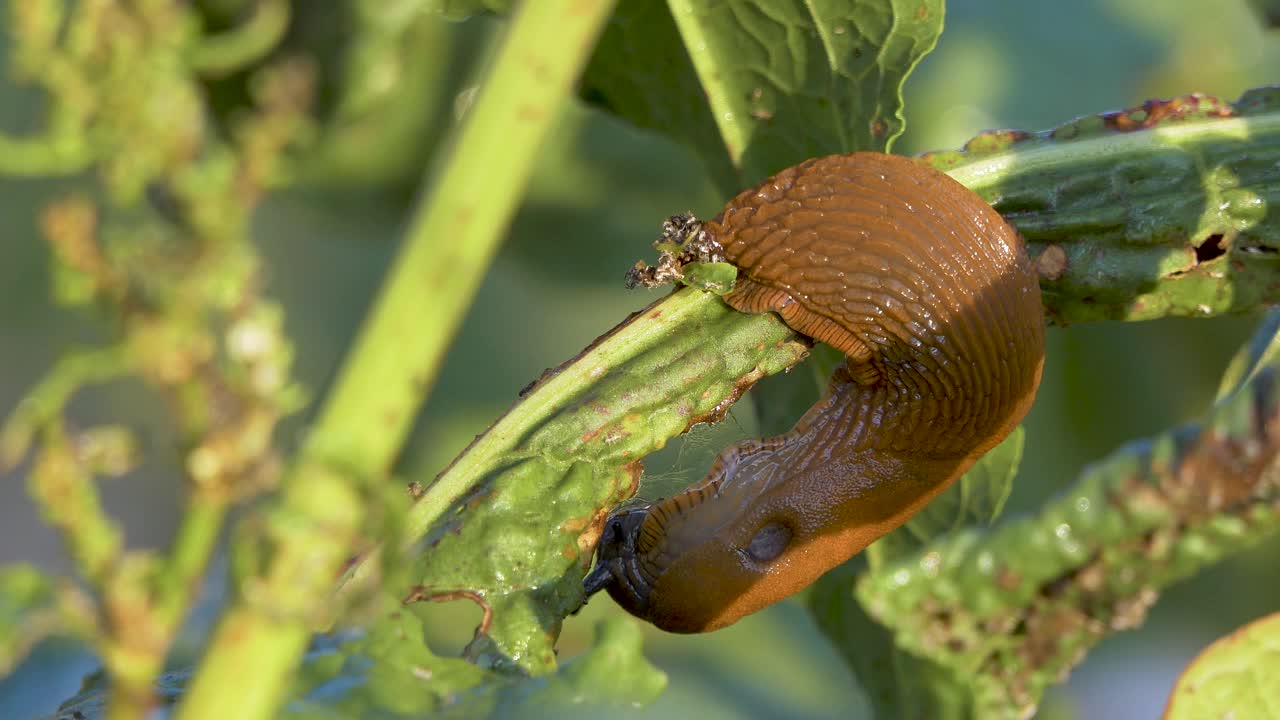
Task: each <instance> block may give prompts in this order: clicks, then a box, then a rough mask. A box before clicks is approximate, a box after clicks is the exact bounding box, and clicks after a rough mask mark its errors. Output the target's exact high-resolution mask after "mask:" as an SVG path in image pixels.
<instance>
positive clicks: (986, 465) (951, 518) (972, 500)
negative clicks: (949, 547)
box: [867, 425, 1025, 569]
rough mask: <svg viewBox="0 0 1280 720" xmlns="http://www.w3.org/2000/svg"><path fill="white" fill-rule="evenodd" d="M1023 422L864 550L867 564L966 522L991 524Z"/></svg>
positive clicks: (1009, 481)
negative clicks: (908, 518) (956, 477)
mask: <svg viewBox="0 0 1280 720" xmlns="http://www.w3.org/2000/svg"><path fill="white" fill-rule="evenodd" d="M1024 435H1025V433H1024V432H1023V430H1022V426H1021V425H1019V426H1018V427H1016V428H1014V430H1013V432H1011V433H1009V437H1007V438H1005V439H1004V442H1001V443H1000V444H999V445H997V446H996V447H995V448H993V449H992V450H991V452H989V453H987V454H986V455H983V456H982V457H981V458H980V459H979V460H978V462H977V463H975V464H974V466H973V467H972V468H969V471H968V472H966V473H965V474H964V476H963V477H961V478H960V479H959V480H957V481H956V482H955V483H954V484H953V485H952V486H951V487H949V488H947V489H946V490H945V491H943V493H942V494H941V495H939V496H938V497H937V498H935V499H934V500H933V501H932V502H930V503H929V504H928V505H926V506H925V507H924V509H923V510H921V511H920V512H918V513H916V515H915V516H914V517H912V518H911V519H910V520H908V521H907V523H906V524H905V525H903V526H902V527H900V528H898V529H897V530H894V531H893V532H891V533H889V534H888V535H886V536H884V537H883V538H880V539H879V540H877V541H876V542H875V543H874V544H873V545H872V546H871V547H869V548H867V553H868V556H867V557H868V559H869V560H870V562H871V567H872V568H873V569H874V568H880V567H883V565H884V564H885V563H887V562H892V561H893V560H895V559H897V558H900V557H902V556H904V555H907V554H910V553H912V552H915V551H916V550H918V549H919V548H920V547H922V546H923V545H925V544H926V543H928V542H929V541H931V540H933V539H934V538H937V537H940V536H942V535H946V534H947V533H951V532H955V531H957V530H960V529H961V528H964V527H967V526H969V525H990V524H991V523H992V522H993V521H995V519H996V518H997V517H999V516H1000V511H1001V510H1003V509H1004V504H1005V501H1006V500H1008V499H1009V494H1010V493H1012V492H1013V478H1014V476H1016V475H1017V474H1018V465H1019V464H1020V463H1021V462H1022V448H1023V445H1024V444H1025V438H1024Z"/></svg>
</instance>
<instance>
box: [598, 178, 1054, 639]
mask: <svg viewBox="0 0 1280 720" xmlns="http://www.w3.org/2000/svg"><path fill="white" fill-rule="evenodd" d="M703 229H704V231H705V232H706V233H707V235H708V237H709V238H710V239H711V240H714V241H716V242H718V243H719V244H720V246H722V247H723V248H724V254H725V256H726V257H727V258H728V260H729V262H732V263H733V264H734V265H736V266H737V267H738V270H739V274H738V280H737V285H736V286H735V288H734V290H733V292H731V293H730V294H728V295H726V296H725V298H724V299H725V301H726V302H728V303H729V305H731V306H732V307H734V308H735V309H737V310H739V311H742V312H747V313H762V312H776V313H778V314H779V315H780V316H781V317H782V319H783V320H784V321H785V322H786V323H787V324H788V325H790V326H791V327H792V328H793V329H795V330H796V331H797V332H799V333H801V334H804V335H808V336H809V337H812V338H815V339H817V340H821V341H823V342H826V343H829V344H831V345H833V346H835V347H836V348H838V349H840V350H841V351H842V352H844V353H845V354H846V355H847V359H846V362H845V364H844V365H842V366H841V367H840V368H838V369H837V370H836V372H835V373H834V375H833V376H832V378H831V382H830V385H829V387H828V389H827V392H826V395H825V396H824V397H823V398H822V400H820V401H819V402H818V403H817V404H816V405H814V407H812V408H810V409H809V411H808V412H807V413H805V415H804V417H802V418H801V419H800V421H799V422H798V423H797V424H796V426H795V428H794V429H793V430H792V431H791V432H790V433H788V434H786V435H783V436H781V437H777V438H771V439H766V440H748V441H745V442H742V443H739V444H737V445H734V446H732V447H729V448H727V449H726V450H724V451H723V452H722V453H721V454H720V456H719V458H717V460H716V462H715V464H714V465H713V466H712V468H711V470H710V472H708V474H707V476H706V478H704V479H703V481H702V482H700V483H699V484H697V485H696V486H694V487H692V488H690V489H689V490H687V491H685V492H684V493H682V494H680V495H676V496H674V497H670V498H666V499H663V500H659V501H657V502H655V503H653V504H652V505H649V506H647V507H643V508H637V509H632V510H626V511H623V512H620V513H617V514H615V515H613V516H611V517H610V518H609V519H608V520H607V521H606V525H605V529H604V534H603V536H602V537H601V540H600V544H599V548H598V554H597V562H596V568H595V569H594V570H593V571H592V573H591V574H590V575H588V576H587V579H586V580H585V589H586V591H587V594H588V595H589V594H591V593H594V592H597V591H599V590H602V589H608V591H609V594H610V595H612V596H613V598H614V600H616V601H617V602H618V604H620V605H622V607H624V608H626V609H627V610H628V611H629V612H631V613H632V614H634V615H636V616H638V617H641V618H644V619H646V620H649V621H651V622H652V623H653V624H655V625H657V626H658V627H660V628H663V629H664V630H669V631H672V632H705V631H708V630H715V629H717V628H721V627H724V626H726V625H729V624H730V623H733V622H735V621H737V620H738V619H740V618H742V617H743V616H745V615H748V614H750V613H753V612H755V611H757V610H760V609H761V608H764V607H765V606H767V605H770V604H772V603H774V602H777V601H778V600H781V599H782V598H785V597H787V596H789V595H791V594H793V593H795V592H797V591H798V590H800V589H801V588H804V587H805V586H807V585H809V584H810V583H812V582H813V581H814V580H816V579H817V578H818V577H819V576H820V575H822V574H823V573H825V572H826V571H827V570H830V569H831V568H833V567H835V566H836V565H839V564H840V563H842V562H844V561H845V560H847V559H848V558H850V557H851V556H853V555H854V554H856V553H858V552H860V551H861V550H862V549H863V548H865V547H866V546H867V545H868V544H870V543H871V542H872V541H874V540H876V539H877V538H879V537H881V536H883V535H885V534H886V533H888V532H889V531H891V530H893V529H894V528H896V527H898V526H899V525H901V524H902V523H904V522H905V521H906V520H907V519H909V518H910V517H911V516H912V515H913V514H915V513H916V511H918V510H919V509H920V508H921V507H923V506H924V505H925V504H926V503H928V502H929V501H930V500H931V499H932V498H933V497H934V496H936V495H937V494H938V493H939V492H941V491H942V490H944V489H945V488H946V487H947V486H948V485H950V484H951V483H952V482H953V481H954V480H955V479H956V478H958V477H960V476H961V475H962V474H964V472H965V471H966V470H968V469H969V467H970V466H971V465H973V463H974V462H975V461H976V460H977V459H978V458H980V457H981V456H982V455H983V454H985V453H986V452H987V451H988V450H990V449H991V448H993V447H995V446H996V445H997V444H998V443H999V442H1000V441H1001V440H1002V439H1004V437H1005V436H1006V435H1008V434H1009V432H1010V431H1012V430H1013V428H1014V427H1015V426H1016V425H1017V424H1018V422H1019V421H1021V420H1022V417H1023V416H1024V415H1025V414H1026V412H1027V410H1028V408H1030V406H1031V402H1032V400H1033V399H1034V398H1035V393H1036V388H1037V387H1038V385H1039V383H1040V373H1041V369H1042V367H1043V365H1044V321H1043V310H1042V309H1041V304H1040V288H1039V284H1038V282H1037V278H1036V274H1035V272H1034V270H1033V269H1032V266H1031V263H1030V261H1029V260H1028V258H1027V255H1026V251H1025V250H1024V249H1023V246H1022V241H1021V239H1020V238H1019V237H1018V234H1017V232H1016V231H1014V229H1013V228H1011V227H1010V226H1009V225H1008V224H1007V223H1006V222H1005V221H1004V219H1003V218H1001V217H1000V215H999V214H998V213H997V212H996V211H995V210H993V209H992V208H991V206H989V205H987V203H986V202H984V201H983V200H982V199H981V198H980V197H978V196H977V195H975V194H974V193H973V192H971V191H970V190H969V189H967V188H965V187H964V186H962V185H960V184H959V183H958V182H956V181H954V180H952V179H951V178H950V177H948V176H946V175H944V174H943V173H941V172H938V171H936V170H934V169H932V168H930V167H928V166H925V165H923V164H920V163H918V162H916V161H913V160H910V159H908V158H903V157H897V156H892V155H882V154H877V153H854V154H851V155H837V156H831V157H825V158H817V159H813V160H808V161H806V162H803V163H801V164H799V165H797V166H795V167H792V168H789V169H787V170H784V171H782V172H780V173H778V174H777V175H775V176H774V177H772V178H770V179H768V180H767V181H765V182H764V183H763V184H762V185H760V186H759V187H756V188H754V189H751V190H747V191H745V192H743V193H741V194H740V195H738V196H737V197H736V198H734V199H733V200H732V201H730V202H729V204H728V206H727V207H725V209H724V211H723V212H721V213H720V215H719V216H718V217H716V218H715V219H714V220H712V221H711V222H709V223H707V224H706V225H705V226H704V228H703Z"/></svg>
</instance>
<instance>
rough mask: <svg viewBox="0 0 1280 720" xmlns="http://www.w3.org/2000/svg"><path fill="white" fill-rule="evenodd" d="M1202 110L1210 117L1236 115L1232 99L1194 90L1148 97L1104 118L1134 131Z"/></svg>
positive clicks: (1121, 128)
mask: <svg viewBox="0 0 1280 720" xmlns="http://www.w3.org/2000/svg"><path fill="white" fill-rule="evenodd" d="M1199 113H1204V114H1205V115H1208V116H1210V117H1231V116H1233V115H1235V110H1234V109H1233V108H1232V107H1231V105H1230V103H1227V102H1224V101H1222V100H1219V99H1218V98H1214V97H1209V96H1206V95H1202V94H1200V93H1192V94H1190V95H1183V96H1181V97H1176V98H1172V99H1170V100H1148V101H1146V102H1144V103H1142V104H1141V105H1138V106H1136V107H1131V108H1127V109H1125V110H1120V111H1118V112H1111V113H1104V114H1103V115H1102V121H1103V123H1104V124H1105V125H1106V126H1107V127H1109V128H1111V129H1112V130H1118V131H1120V132H1132V131H1134V130H1146V129H1147V128H1150V127H1154V126H1156V125H1159V124H1160V123H1163V122H1170V121H1173V122H1176V121H1178V120H1182V119H1184V118H1186V117H1187V116H1189V115H1194V114H1199Z"/></svg>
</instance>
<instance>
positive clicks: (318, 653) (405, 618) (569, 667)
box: [285, 612, 666, 720]
mask: <svg viewBox="0 0 1280 720" xmlns="http://www.w3.org/2000/svg"><path fill="white" fill-rule="evenodd" d="M421 637H422V625H421V622H420V621H419V620H418V619H417V618H416V617H414V616H413V615H412V614H411V613H407V612H406V613H398V614H395V615H393V616H390V617H388V618H386V619H384V620H382V621H381V622H379V623H377V624H376V625H375V626H374V627H373V628H372V629H371V630H370V631H369V633H368V634H367V635H365V636H363V637H356V638H354V639H349V640H345V641H344V640H342V639H338V641H337V642H330V643H329V644H328V646H327V647H326V646H321V647H318V648H317V649H316V650H315V651H313V652H312V653H311V655H310V656H309V657H308V661H307V664H306V665H305V667H304V668H303V673H302V676H301V678H300V680H299V683H298V688H297V693H298V694H299V696H300V697H299V699H298V700H296V701H294V702H293V703H291V704H290V705H289V707H288V711H287V712H286V713H285V717H288V718H295V719H301V718H354V717H358V718H366V719H368V718H386V719H388V720H390V719H392V718H417V717H423V716H424V715H426V714H428V713H429V714H431V715H432V716H433V717H451V718H455V717H456V718H482V717H513V716H516V717H530V716H539V717H543V716H545V717H554V716H557V715H558V714H562V713H564V712H565V711H566V710H567V709H573V710H574V711H581V710H582V709H583V707H588V708H598V709H600V710H601V711H605V710H609V709H616V708H618V707H619V706H629V705H643V704H647V703H650V702H652V701H653V700H654V698H655V697H657V695H658V693H660V692H661V691H662V689H663V688H664V687H665V686H666V676H665V675H663V674H662V672H661V671H659V670H657V669H655V668H654V667H653V666H652V665H650V664H649V663H648V662H647V661H646V660H645V659H644V656H643V655H642V654H641V651H640V645H641V637H640V629H639V627H638V626H637V624H636V623H635V622H634V621H632V620H630V619H626V618H615V619H613V620H611V621H608V622H604V623H601V624H600V626H598V627H597V630H596V638H595V642H594V643H593V644H592V647H591V648H589V649H588V650H587V651H586V652H585V653H583V654H582V655H580V656H578V657H576V658H574V659H573V660H571V661H570V662H568V663H565V665H564V666H563V667H562V668H560V670H559V671H558V672H556V673H554V674H551V675H547V676H542V677H535V678H530V677H525V676H519V675H508V674H503V673H499V672H494V671H487V670H483V669H481V668H478V667H476V666H475V665H472V664H471V663H469V662H467V661H465V660H461V659H458V658H442V657H438V656H436V655H434V654H432V653H431V651H430V650H428V649H427V648H426V647H425V646H424V645H423V644H422V643H421V642H419V639H420V638H421ZM544 713H545V715H544Z"/></svg>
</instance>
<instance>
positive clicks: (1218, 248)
mask: <svg viewBox="0 0 1280 720" xmlns="http://www.w3.org/2000/svg"><path fill="white" fill-rule="evenodd" d="M1226 252H1227V248H1226V242H1225V238H1224V237H1223V235H1222V233H1214V234H1213V235H1210V236H1209V237H1207V238H1205V239H1204V242H1202V243H1200V244H1199V245H1198V246H1196V264H1197V265H1199V264H1200V263H1206V262H1209V261H1210V260H1213V259H1214V258H1219V257H1222V256H1223V255H1224V254H1226Z"/></svg>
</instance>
